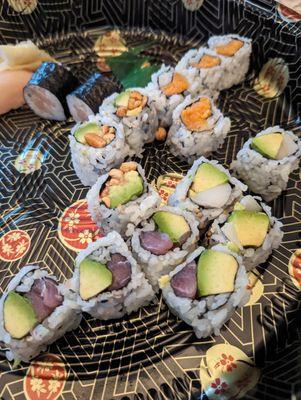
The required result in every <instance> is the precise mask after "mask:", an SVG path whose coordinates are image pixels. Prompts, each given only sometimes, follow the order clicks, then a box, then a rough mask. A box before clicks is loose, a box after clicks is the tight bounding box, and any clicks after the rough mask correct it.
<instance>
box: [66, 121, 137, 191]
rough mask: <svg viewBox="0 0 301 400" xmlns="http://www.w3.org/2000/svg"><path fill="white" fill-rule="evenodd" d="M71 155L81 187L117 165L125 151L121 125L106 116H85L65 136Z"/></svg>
mask: <svg viewBox="0 0 301 400" xmlns="http://www.w3.org/2000/svg"><path fill="white" fill-rule="evenodd" d="M69 141H70V149H71V158H72V163H73V167H74V170H75V172H76V175H77V176H78V177H79V179H80V180H81V182H82V184H83V185H85V186H92V185H94V183H95V182H96V181H97V179H98V178H99V176H101V175H102V174H104V173H106V172H108V171H109V170H110V169H112V168H114V167H115V166H117V165H119V164H120V163H121V162H122V161H123V160H124V159H125V158H126V157H127V156H128V154H129V151H130V150H129V146H128V145H127V144H126V142H125V136H124V131H123V127H122V125H121V124H119V123H117V122H116V120H114V119H112V118H110V117H109V116H108V117H103V118H98V117H93V116H90V117H89V122H84V123H83V124H77V125H75V126H74V128H73V129H72V130H71V134H70V135H69Z"/></svg>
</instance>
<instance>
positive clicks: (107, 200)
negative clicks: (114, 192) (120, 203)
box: [102, 197, 111, 208]
mask: <svg viewBox="0 0 301 400" xmlns="http://www.w3.org/2000/svg"><path fill="white" fill-rule="evenodd" d="M102 201H103V202H104V203H105V205H106V206H107V207H108V208H109V207H110V204H111V201H110V198H109V197H103V198H102Z"/></svg>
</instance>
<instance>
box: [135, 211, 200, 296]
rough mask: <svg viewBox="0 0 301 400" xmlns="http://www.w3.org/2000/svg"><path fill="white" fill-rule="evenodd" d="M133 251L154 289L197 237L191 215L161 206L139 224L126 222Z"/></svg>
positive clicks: (188, 249) (182, 259)
mask: <svg viewBox="0 0 301 400" xmlns="http://www.w3.org/2000/svg"><path fill="white" fill-rule="evenodd" d="M127 235H128V236H131V246H132V251H133V255H134V257H135V258H136V260H137V262H138V264H139V265H140V266H141V267H142V269H143V270H144V272H145V274H146V277H147V278H148V279H149V281H150V282H151V284H152V285H153V287H154V288H155V289H158V279H159V278H160V277H161V276H162V275H164V274H167V273H169V272H170V271H171V270H172V269H173V268H174V267H175V266H176V265H178V264H180V263H181V262H183V261H184V260H185V259H186V257H187V256H188V254H189V253H190V252H191V251H193V250H194V249H195V248H196V246H197V242H198V239H199V231H198V221H197V220H196V218H195V216H194V215H193V214H192V213H190V212H188V211H182V210H180V209H179V208H176V207H168V206H165V207H162V208H160V209H157V210H155V212H153V213H152V215H150V216H148V218H146V219H144V220H142V221H141V223H140V224H138V225H136V226H134V225H128V229H127Z"/></svg>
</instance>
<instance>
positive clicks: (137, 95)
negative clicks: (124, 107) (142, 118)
mask: <svg viewBox="0 0 301 400" xmlns="http://www.w3.org/2000/svg"><path fill="white" fill-rule="evenodd" d="M142 97H143V96H142V94H141V93H139V92H131V94H130V99H135V100H140V101H141V100H142Z"/></svg>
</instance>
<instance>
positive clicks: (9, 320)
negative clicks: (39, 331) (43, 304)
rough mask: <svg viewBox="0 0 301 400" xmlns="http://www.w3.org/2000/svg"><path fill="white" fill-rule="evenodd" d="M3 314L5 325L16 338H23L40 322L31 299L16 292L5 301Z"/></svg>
mask: <svg viewBox="0 0 301 400" xmlns="http://www.w3.org/2000/svg"><path fill="white" fill-rule="evenodd" d="M3 315H4V327H5V329H6V330H7V332H8V333H9V334H10V335H11V337H13V338H14V339H22V338H23V337H24V336H26V335H27V334H28V333H29V332H30V331H31V330H32V329H33V328H34V327H35V326H36V325H37V324H38V319H37V316H36V313H35V311H34V309H33V307H32V305H31V303H30V301H29V300H28V299H26V297H23V296H21V295H20V294H18V293H16V292H10V293H9V294H8V296H7V298H6V300H5V301H4V307H3Z"/></svg>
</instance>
